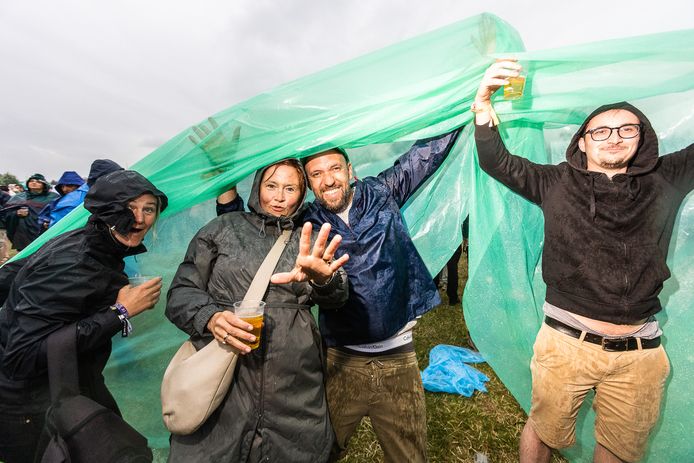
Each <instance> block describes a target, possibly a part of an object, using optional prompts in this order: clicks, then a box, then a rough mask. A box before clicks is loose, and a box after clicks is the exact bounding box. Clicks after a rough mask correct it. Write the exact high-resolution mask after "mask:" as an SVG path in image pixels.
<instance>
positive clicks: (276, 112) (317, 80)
mask: <svg viewBox="0 0 694 463" xmlns="http://www.w3.org/2000/svg"><path fill="white" fill-rule="evenodd" d="M523 49H524V47H523V44H522V42H521V39H520V37H519V35H518V34H517V33H516V31H515V30H514V29H513V28H512V27H510V26H509V25H508V24H507V23H505V22H503V21H501V20H500V19H498V18H496V17H494V16H491V15H487V14H485V15H480V16H476V17H473V18H470V19H467V20H464V21H461V22H458V23H455V24H453V25H451V26H448V27H445V28H442V29H439V30H436V31H434V32H431V33H429V34H426V35H423V36H420V37H417V38H414V39H411V40H407V41H404V42H402V43H399V44H396V45H393V46H390V47H388V48H385V49H382V50H380V51H376V52H374V53H371V54H368V55H366V56H363V57H361V58H358V59H355V60H353V61H350V62H347V63H343V64H341V65H338V66H335V67H333V68H330V69H327V70H325V71H322V72H319V73H317V74H314V75H311V76H308V77H304V78H302V79H299V80H297V81H294V82H290V83H288V84H286V85H283V86H281V87H279V88H276V89H274V90H272V91H268V92H266V93H262V94H260V95H258V96H256V97H254V98H251V99H250V100H247V101H244V102H242V103H239V104H237V105H234V106H232V107H231V108H229V109H226V110H224V111H221V112H220V113H218V114H215V115H214V116H213V117H214V120H215V121H216V124H217V125H218V127H217V128H214V129H213V130H211V132H210V133H209V134H208V135H205V134H204V133H201V132H200V131H195V130H193V127H191V128H189V129H187V130H185V131H183V132H182V133H180V134H179V135H177V136H175V137H174V138H172V139H171V140H170V141H169V142H167V143H166V144H164V145H163V146H161V147H160V148H158V149H157V150H155V151H154V152H153V153H151V154H150V155H149V156H147V157H146V158H144V159H143V160H141V161H140V162H138V163H137V164H136V165H134V166H133V168H134V169H136V170H138V171H139V172H141V173H142V174H144V175H146V176H147V177H148V178H149V179H150V180H151V181H153V182H154V183H155V184H156V185H157V187H159V188H161V189H162V190H164V191H165V192H166V194H167V195H169V198H170V207H169V208H168V209H167V211H166V213H165V214H164V215H163V217H162V219H161V220H160V222H159V223H158V224H157V234H156V237H154V236H149V237H148V238H147V242H146V244H147V246H148V248H149V249H150V252H148V253H147V254H145V255H143V256H140V257H138V262H137V263H136V265H137V267H139V270H140V271H141V273H143V274H147V275H154V274H159V275H163V277H164V282H165V283H167V282H169V281H170V280H171V277H172V274H173V273H174V272H175V269H176V267H177V265H178V263H179V262H180V260H181V258H182V257H183V254H184V252H185V249H186V247H187V244H188V242H189V240H190V238H191V237H192V235H193V234H194V233H195V231H197V230H198V229H199V228H200V227H201V226H202V225H203V224H205V223H206V222H207V221H208V220H209V219H211V218H212V217H213V215H214V212H213V209H214V204H213V203H212V202H211V201H212V198H214V197H215V196H216V195H217V194H219V193H220V192H222V191H223V190H225V189H226V187H227V186H228V185H229V184H232V183H236V182H240V181H241V182H242V183H241V186H242V187H243V186H247V184H248V181H247V180H246V181H243V179H244V178H246V177H247V176H249V174H251V173H252V172H253V171H254V170H255V169H257V168H259V167H260V166H263V165H265V164H268V163H271V162H273V161H276V160H279V159H282V158H285V157H289V156H293V157H301V156H305V155H308V154H311V153H316V152H319V151H321V150H323V149H325V148H329V147H332V146H335V145H339V146H342V147H344V148H347V149H348V150H349V153H350V157H351V159H352V160H353V162H354V165H355V170H356V174H357V175H358V176H360V177H363V176H366V175H370V174H375V173H377V172H379V171H380V170H382V169H383V168H384V167H386V166H388V165H390V164H391V163H392V162H393V160H394V159H395V158H396V157H397V156H398V154H400V153H402V152H403V151H404V150H406V149H407V148H408V147H409V145H410V144H411V143H412V142H413V141H414V140H416V139H418V138H422V137H426V136H431V135H435V134H440V133H444V132H446V131H448V130H451V129H452V128H454V127H456V126H460V125H468V124H469V122H470V121H471V118H472V114H471V113H470V112H469V111H468V108H469V106H470V104H471V103H472V100H473V98H474V95H475V91H476V89H477V86H478V85H479V82H480V79H481V77H482V75H483V73H484V71H485V69H486V68H487V67H488V66H489V64H490V63H491V62H493V61H494V59H495V58H496V57H499V56H508V55H509V54H512V55H514V56H516V57H517V58H519V59H520V60H521V63H522V64H523V65H524V66H525V67H526V69H527V70H528V81H527V84H526V92H525V95H524V97H523V98H522V99H521V100H518V101H515V102H509V101H503V100H502V99H501V97H500V96H499V95H497V99H496V101H495V108H496V111H497V113H498V114H499V117H500V119H501V121H502V125H501V131H502V136H503V137H504V139H505V141H506V143H507V146H508V147H509V149H510V150H511V152H514V153H516V154H520V155H523V156H526V157H528V158H530V159H532V160H534V161H536V162H543V163H558V162H561V161H562V160H563V152H564V150H565V148H566V146H567V144H568V139H569V137H570V135H571V134H572V133H573V132H574V131H575V130H576V129H577V127H578V125H579V124H580V123H581V122H582V121H583V119H584V118H585V116H586V115H587V114H588V113H589V112H590V111H591V110H593V109H594V108H596V107H597V106H599V105H602V104H604V103H609V102H616V101H621V100H628V101H630V102H631V103H633V104H635V105H636V106H637V107H639V108H640V109H641V110H643V111H644V113H645V114H647V115H648V117H649V119H650V120H651V121H652V122H653V125H654V127H655V129H656V131H657V132H658V134H659V137H660V143H661V152H662V153H666V152H671V151H673V150H676V149H679V148H682V147H684V146H686V145H688V144H689V143H690V142H691V141H692V134H694V130H693V129H694V117H693V116H694V30H685V31H678V32H669V33H662V34H657V35H651V36H643V37H634V38H628V39H619V40H610V41H605V42H599V43H588V44H585V45H578V46H572V47H565V48H559V49H553V50H543V51H533V52H523ZM203 122H204V123H205V124H206V125H207V126H208V127H210V125H211V124H210V123H209V122H208V121H203ZM196 125H198V124H196ZM203 132H204V131H203ZM199 135H203V139H202V141H199V139H198V136H199ZM191 138H192V139H191ZM367 145H374V146H370V147H369V148H368V149H365V148H362V147H365V146H367ZM241 191H242V194H245V195H246V196H247V194H248V193H247V189H246V190H245V191H244V188H241ZM468 213H469V214H470V254H469V280H468V284H467V288H466V290H465V300H464V307H465V318H466V321H467V324H468V326H469V329H470V332H471V334H472V337H473V338H474V340H475V344H476V345H477V346H478V347H479V348H480V351H481V352H482V353H483V354H484V357H485V359H486V360H487V362H488V363H489V364H490V365H491V366H492V367H493V368H494V370H495V371H496V372H497V373H498V375H499V377H500V378H501V379H502V381H503V382H504V383H505V384H506V386H507V387H508V388H509V389H510V391H511V392H512V393H513V395H514V396H515V397H516V398H517V399H518V401H519V402H520V404H521V405H522V406H523V408H525V409H526V410H527V409H528V406H529V402H530V372H529V361H530V357H531V354H532V344H533V340H534V338H535V333H536V332H537V329H538V327H539V325H540V323H541V318H542V309H541V306H542V302H543V298H544V293H545V287H544V284H543V282H542V278H541V275H540V267H539V265H538V264H539V261H540V254H541V251H542V237H543V231H542V226H543V219H542V214H541V212H540V210H539V208H537V207H536V206H534V205H531V204H530V203H528V202H527V201H525V200H523V199H521V198H520V197H518V196H517V195H515V194H514V193H512V192H511V191H509V190H508V189H507V188H505V187H503V186H502V185H500V184H499V183H497V182H496V181H494V180H492V179H491V178H489V177H488V176H487V175H486V174H484V173H483V172H481V171H480V170H479V168H478V166H477V162H476V160H475V151H474V140H473V133H472V130H471V127H470V126H469V125H468V127H466V129H465V130H464V132H463V134H462V135H461V137H460V140H459V142H458V143H457V146H456V147H455V149H454V152H453V153H452V154H451V156H450V157H449V158H448V160H447V161H446V163H445V164H444V165H443V166H442V167H441V168H440V169H439V171H438V172H437V174H436V175H435V176H434V177H433V178H432V179H430V181H428V182H427V183H426V184H425V185H424V186H423V187H422V188H421V189H420V191H419V192H418V193H417V194H416V195H415V197H414V198H412V200H411V201H410V202H409V203H408V204H407V205H406V206H405V207H404V215H405V218H406V221H407V224H408V227H409V229H410V232H411V234H412V236H413V238H414V241H415V244H416V245H417V248H418V249H419V251H420V253H421V254H422V256H423V257H424V259H425V261H426V262H427V265H428V266H429V269H430V271H431V272H432V274H436V273H437V271H438V270H439V269H440V268H441V267H443V265H444V264H445V262H446V260H447V259H448V256H449V255H451V254H452V253H453V251H454V249H455V247H456V246H457V245H458V244H459V243H460V241H461V238H460V229H461V228H460V224H461V222H462V219H463V218H464V217H465V216H466V214H468ZM85 219H86V213H85V211H84V209H82V208H79V209H77V210H75V211H73V213H71V214H70V215H69V216H67V218H65V219H64V220H63V221H61V222H60V223H58V224H57V225H56V226H54V227H52V228H51V229H49V230H48V232H47V233H45V234H44V235H42V236H41V237H40V238H39V240H37V241H36V242H35V243H34V244H32V245H31V246H30V247H29V248H28V249H26V250H25V252H24V253H23V254H22V255H26V254H28V253H30V252H33V251H34V250H35V249H36V248H37V247H38V246H40V245H41V244H42V243H43V242H45V240H46V239H48V238H50V237H52V236H55V235H56V234H58V233H61V232H63V231H65V230H68V229H72V228H75V227H77V226H80V225H82V224H83V223H84V222H85ZM693 224H694V202H693V201H692V200H691V198H689V200H688V201H686V202H685V204H684V205H683V207H682V209H681V211H680V214H679V218H678V221H677V225H676V228H675V233H674V236H673V239H672V240H673V241H672V246H671V250H670V255H669V257H668V264H669V265H670V268H671V269H672V274H673V276H672V277H671V278H670V279H669V280H668V281H667V282H666V285H665V289H664V290H663V293H662V294H661V299H662V301H663V305H664V307H665V310H664V311H663V312H662V313H661V314H660V315H659V319H660V321H661V323H662V326H663V329H664V331H665V346H666V348H667V350H668V353H669V356H670V360H671V363H672V374H671V376H670V379H669V381H668V385H667V393H666V396H665V400H664V406H663V413H662V416H661V419H660V422H659V424H658V426H657V428H656V429H655V432H654V434H653V438H652V442H651V444H650V446H649V449H648V457H647V460H646V461H649V462H662V461H687V460H688V459H691V455H692V454H694V442H693V441H692V439H691V432H692V431H691V430H692V429H694V423H693V422H692V421H693V420H694V418H692V416H694V415H693V414H692V413H691V406H690V402H691V397H692V392H691V384H692V383H694V357H693V356H692V355H691V354H690V353H689V352H688V351H689V350H691V349H690V347H689V343H688V341H689V338H690V336H689V333H691V331H692V330H693V328H694V317H692V313H694V311H693V310H692V305H693V304H694V303H693V302H692V301H694V266H692V265H691V260H692V257H693V256H694V236H693V234H692V230H693V228H692V225H693ZM454 237H457V238H456V239H454ZM165 289H166V288H165ZM163 305H164V301H163V298H162V301H161V302H160V303H159V305H158V306H157V307H156V309H155V310H153V311H150V312H149V313H146V314H143V315H141V316H138V317H137V318H136V319H135V320H134V324H135V327H136V328H135V329H136V331H135V333H134V336H132V337H129V338H127V339H125V340H120V339H118V340H117V341H116V343H115V345H116V347H115V352H114V355H113V358H112V361H111V362H110V364H109V367H108V371H107V380H108V383H109V385H110V386H111V389H112V390H113V391H114V393H115V395H116V397H117V399H118V402H119V403H120V404H121V405H122V407H123V410H124V414H125V416H126V418H127V419H128V420H129V421H131V422H132V423H134V424H135V426H136V427H137V428H138V429H139V430H140V431H143V432H144V433H145V434H146V435H147V436H149V438H150V443H151V444H152V445H154V446H159V447H164V446H166V445H167V434H166V432H165V431H164V427H163V426H162V424H161V419H160V415H159V406H158V404H159V400H158V394H159V385H160V380H161V377H162V373H163V371H164V368H165V366H166V363H167V362H168V360H169V359H170V358H171V356H172V355H173V352H174V350H175V347H176V346H177V345H178V344H180V342H181V341H182V340H183V338H184V335H183V334H182V333H181V332H180V331H178V330H177V329H176V328H175V327H174V326H173V325H171V324H170V323H169V322H168V321H167V320H165V318H164V317H163ZM592 423H593V414H592V411H590V409H589V405H588V404H586V406H585V407H584V409H583V411H582V413H581V416H580V419H579V425H578V427H579V433H578V439H579V440H578V444H577V445H576V446H575V447H574V448H573V449H570V450H568V451H567V452H566V454H567V455H568V456H569V457H570V459H571V460H572V461H576V462H583V461H586V462H587V461H590V459H591V449H592V447H593V444H594V442H593V437H592Z"/></svg>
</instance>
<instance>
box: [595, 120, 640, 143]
mask: <svg viewBox="0 0 694 463" xmlns="http://www.w3.org/2000/svg"><path fill="white" fill-rule="evenodd" d="M613 130H616V131H617V135H619V136H620V138H623V139H625V140H627V139H629V138H634V137H637V136H638V135H639V133H641V124H624V125H622V126H620V127H597V128H594V129H591V130H586V132H585V133H584V135H590V138H592V139H593V141H605V140H607V139H608V138H610V137H611V136H612V131H613Z"/></svg>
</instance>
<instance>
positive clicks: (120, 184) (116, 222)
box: [84, 170, 169, 235]
mask: <svg viewBox="0 0 694 463" xmlns="http://www.w3.org/2000/svg"><path fill="white" fill-rule="evenodd" d="M145 193H150V194H152V195H154V196H156V197H157V198H158V199H159V206H160V207H159V210H160V211H163V210H164V209H166V206H168V204H169V199H168V198H167V197H166V195H165V194H164V193H163V192H161V191H160V190H158V189H157V187H155V186H154V185H153V184H152V183H151V182H150V181H149V180H147V179H146V178H145V177H143V176H142V175H140V174H139V173H137V172H135V171H133V170H118V171H115V172H111V173H110V174H107V175H104V176H102V177H100V178H99V179H98V180H97V181H96V183H94V186H92V187H91V188H90V189H89V191H88V192H87V196H85V198H84V207H85V209H87V210H88V211H89V212H91V213H92V216H91V217H90V218H89V221H90V222H94V221H102V222H104V223H106V224H107V225H108V226H109V227H114V228H115V230H116V231H117V232H118V233H120V234H122V235H126V234H127V233H128V232H129V231H130V229H131V228H132V226H133V224H134V223H135V216H134V215H133V213H132V211H131V210H130V209H129V208H128V202H129V201H130V200H132V199H135V198H137V197H138V196H141V195H143V194H145Z"/></svg>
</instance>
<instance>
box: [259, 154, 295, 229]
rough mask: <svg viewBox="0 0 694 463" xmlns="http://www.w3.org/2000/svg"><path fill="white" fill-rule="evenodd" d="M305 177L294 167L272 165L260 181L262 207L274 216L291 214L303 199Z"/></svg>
mask: <svg viewBox="0 0 694 463" xmlns="http://www.w3.org/2000/svg"><path fill="white" fill-rule="evenodd" d="M302 183H303V177H301V176H300V175H299V172H297V170H296V169H295V168H294V167H291V166H286V165H278V166H270V167H268V168H267V169H266V170H265V172H264V173H263V179H262V180H261V182H260V207H262V208H263V210H264V211H265V212H266V213H267V214H269V215H272V216H274V217H282V216H289V215H291V214H293V213H294V211H296V210H297V208H298V207H299V203H300V202H301V199H302V188H301V187H302Z"/></svg>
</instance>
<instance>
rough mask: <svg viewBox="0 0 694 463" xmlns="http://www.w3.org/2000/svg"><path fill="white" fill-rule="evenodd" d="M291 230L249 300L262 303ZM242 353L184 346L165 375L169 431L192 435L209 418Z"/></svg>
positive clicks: (266, 264) (269, 259)
mask: <svg viewBox="0 0 694 463" xmlns="http://www.w3.org/2000/svg"><path fill="white" fill-rule="evenodd" d="M290 236H291V230H284V231H283V232H282V235H280V237H279V238H277V241H276V242H275V244H274V246H273V247H272V249H271V250H270V252H269V253H268V255H267V256H266V257H265V260H263V263H262V264H261V265H260V268H259V269H258V272H257V273H256V274H255V277H254V278H253V281H252V282H251V286H250V287H249V288H248V291H247V292H246V296H245V298H244V299H246V300H262V298H263V295H264V294H265V290H266V289H267V287H268V284H270V277H271V276H272V273H273V271H274V269H275V267H276V266H277V262H278V261H279V258H280V255H282V251H283V250H284V247H285V245H286V244H287V242H288V241H289V237H290ZM237 357H238V352H237V351H236V350H235V349H232V348H231V347H229V346H228V345H226V344H222V343H221V342H219V341H217V340H216V339H213V340H212V342H210V343H209V344H208V345H207V346H205V347H204V348H202V349H200V350H199V351H198V350H196V349H195V346H193V343H192V342H190V340H188V341H186V342H184V343H183V345H182V346H181V347H180V348H179V349H178V351H177V352H176V355H174V357H173V358H172V359H171V362H170V363H169V366H168V367H167V368H166V372H164V379H163V380H162V384H161V408H162V415H163V417H164V424H165V425H166V428H167V429H168V430H169V431H171V432H172V433H173V434H191V433H193V432H195V430H197V429H198V428H199V427H200V426H202V424H203V423H204V422H205V420H207V418H209V416H210V415H211V414H212V412H214V411H215V410H216V409H217V407H219V404H221V403H222V400H224V397H225V396H226V394H227V391H228V390H229V385H230V384H231V380H232V378H233V375H234V370H235V368H236V359H237Z"/></svg>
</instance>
